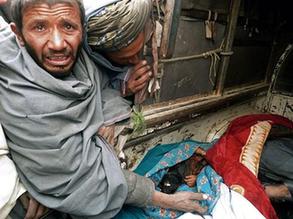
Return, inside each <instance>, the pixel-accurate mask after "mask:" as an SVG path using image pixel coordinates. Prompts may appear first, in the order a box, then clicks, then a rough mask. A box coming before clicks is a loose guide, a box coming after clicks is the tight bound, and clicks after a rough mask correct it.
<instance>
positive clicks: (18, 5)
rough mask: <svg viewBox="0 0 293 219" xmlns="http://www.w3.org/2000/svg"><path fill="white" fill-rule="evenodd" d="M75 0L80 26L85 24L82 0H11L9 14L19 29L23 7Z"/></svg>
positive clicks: (73, 0)
mask: <svg viewBox="0 0 293 219" xmlns="http://www.w3.org/2000/svg"><path fill="white" fill-rule="evenodd" d="M74 2H76V3H77V5H78V7H79V11H80V22H81V24H82V26H85V9H84V6H83V1H82V0H12V1H11V2H10V15H11V20H12V22H14V23H15V25H16V27H17V28H18V30H19V31H21V30H22V27H23V24H22V18H23V17H22V16H23V11H24V9H25V8H27V7H29V6H30V5H34V4H38V3H45V4H48V5H54V4H57V3H69V4H72V3H74Z"/></svg>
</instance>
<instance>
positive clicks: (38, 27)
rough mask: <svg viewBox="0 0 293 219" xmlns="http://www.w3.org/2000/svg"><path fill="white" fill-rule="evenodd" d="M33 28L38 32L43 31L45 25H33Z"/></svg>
mask: <svg viewBox="0 0 293 219" xmlns="http://www.w3.org/2000/svg"><path fill="white" fill-rule="evenodd" d="M35 30H36V31H38V32H41V31H44V30H45V26H44V25H41V24H40V25H36V26H35Z"/></svg>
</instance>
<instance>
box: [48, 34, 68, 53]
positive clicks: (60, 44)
mask: <svg viewBox="0 0 293 219" xmlns="http://www.w3.org/2000/svg"><path fill="white" fill-rule="evenodd" d="M48 47H49V49H52V50H56V51H59V50H63V49H64V48H65V47H66V41H65V40H64V37H63V35H62V33H60V31H58V30H57V29H55V30H53V32H52V34H51V35H50V39H49V43H48Z"/></svg>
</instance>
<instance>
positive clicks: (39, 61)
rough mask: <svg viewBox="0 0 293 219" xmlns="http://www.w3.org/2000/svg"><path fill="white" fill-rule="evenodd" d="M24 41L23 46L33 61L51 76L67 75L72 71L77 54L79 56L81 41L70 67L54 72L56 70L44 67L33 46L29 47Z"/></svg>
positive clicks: (61, 76)
mask: <svg viewBox="0 0 293 219" xmlns="http://www.w3.org/2000/svg"><path fill="white" fill-rule="evenodd" d="M24 43H25V45H24V46H25V48H26V50H27V52H28V53H29V54H30V56H31V57H32V58H33V60H34V61H35V62H36V63H37V64H38V65H39V66H40V67H41V68H42V69H44V70H45V71H47V72H48V73H49V74H50V75H52V76H53V77H55V78H65V77H67V76H69V75H70V74H71V73H72V69H73V67H74V66H75V63H76V62H77V59H78V56H79V54H80V51H81V48H82V43H80V44H79V46H78V49H77V53H76V57H74V58H75V60H74V63H73V65H72V66H71V68H70V69H68V70H67V71H64V72H62V71H60V72H58V73H56V72H50V71H49V70H47V69H46V68H45V67H44V65H43V64H42V62H41V60H39V59H38V56H37V54H36V52H35V50H34V49H33V48H32V47H31V46H30V45H29V44H28V43H27V42H26V41H24Z"/></svg>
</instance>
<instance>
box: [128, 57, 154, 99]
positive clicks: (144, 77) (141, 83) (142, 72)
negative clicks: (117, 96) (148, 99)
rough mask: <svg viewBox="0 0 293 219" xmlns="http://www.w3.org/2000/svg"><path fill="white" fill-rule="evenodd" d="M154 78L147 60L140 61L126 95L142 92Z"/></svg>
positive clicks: (130, 79)
mask: <svg viewBox="0 0 293 219" xmlns="http://www.w3.org/2000/svg"><path fill="white" fill-rule="evenodd" d="M151 76H152V71H151V67H150V66H149V65H148V64H147V62H146V61H145V60H142V61H140V62H139V63H138V64H136V65H135V66H134V67H133V69H132V72H131V73H130V77H129V79H128V81H127V85H126V94H128V95H129V94H135V93H137V92H138V91H140V90H142V89H143V88H144V87H145V86H146V85H147V83H148V82H149V80H150V78H151Z"/></svg>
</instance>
